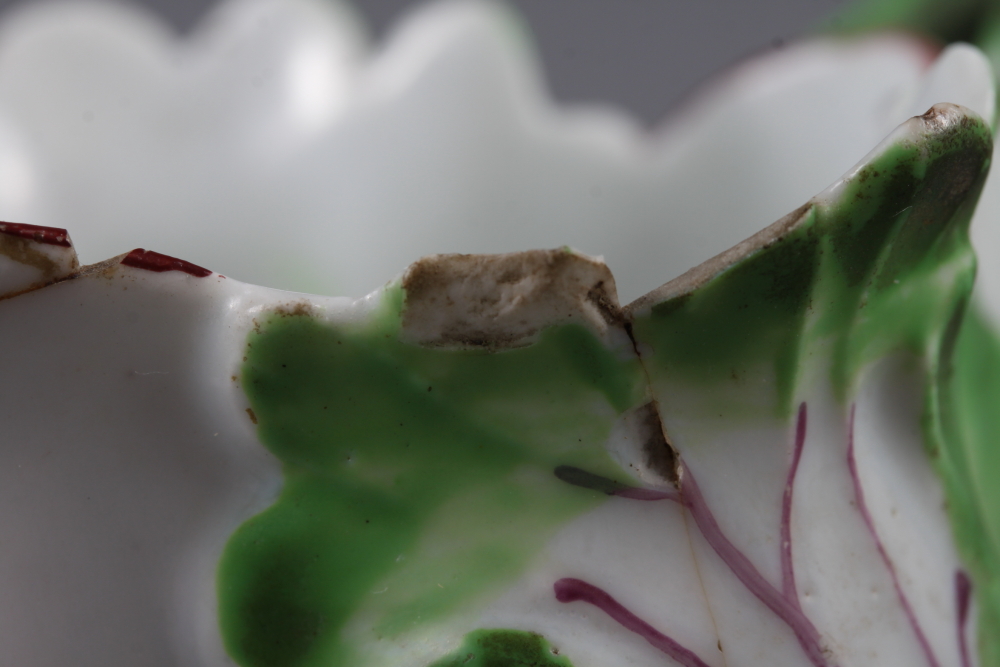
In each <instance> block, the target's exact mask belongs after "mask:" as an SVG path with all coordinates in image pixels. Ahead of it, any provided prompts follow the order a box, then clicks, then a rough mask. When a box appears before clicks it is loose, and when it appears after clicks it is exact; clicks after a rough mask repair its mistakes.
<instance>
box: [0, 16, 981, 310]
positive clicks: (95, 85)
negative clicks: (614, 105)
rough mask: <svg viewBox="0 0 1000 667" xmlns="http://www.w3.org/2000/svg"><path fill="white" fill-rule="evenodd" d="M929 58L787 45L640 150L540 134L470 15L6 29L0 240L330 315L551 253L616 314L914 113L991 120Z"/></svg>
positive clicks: (907, 46)
mask: <svg viewBox="0 0 1000 667" xmlns="http://www.w3.org/2000/svg"><path fill="white" fill-rule="evenodd" d="M932 58H933V54H932V53H929V52H928V51H927V50H926V47H925V46H924V45H923V44H922V43H918V42H916V41H907V40H906V39H905V38H902V37H874V38H870V39H867V40H863V41H858V42H852V43H848V44H837V43H834V42H824V41H817V42H811V43H804V44H799V45H793V46H790V47H788V48H786V49H784V50H783V51H780V52H777V53H773V54H770V55H766V56H764V57H762V58H760V59H758V60H755V61H750V62H747V63H744V64H743V65H742V66H740V67H739V68H737V69H736V70H735V71H734V72H731V73H729V74H728V75H726V76H724V77H721V78H719V79H718V80H716V81H715V82H714V83H712V84H711V85H710V86H708V87H707V88H706V89H705V90H703V91H702V92H701V93H700V94H699V95H697V96H696V97H695V98H694V99H693V100H691V101H690V102H689V103H688V105H687V106H686V107H685V108H683V109H682V110H681V112H680V113H679V114H678V115H677V117H675V118H673V119H671V120H668V121H667V122H665V123H664V124H663V126H662V127H661V129H660V130H659V131H657V132H656V133H655V134H653V135H652V136H646V135H643V134H642V133H640V132H639V130H638V129H637V127H636V126H635V124H633V123H632V122H631V121H630V120H629V119H628V118H627V117H625V116H623V115H621V114H619V113H617V112H613V111H611V110H608V109H595V108H569V109H562V108H554V107H553V106H552V104H551V103H550V102H549V100H548V97H547V95H546V94H545V92H544V85H543V82H542V81H540V80H539V76H538V74H537V67H536V64H535V62H534V59H533V57H532V54H531V52H530V48H529V47H528V46H527V44H526V38H525V36H524V35H523V34H521V33H520V32H519V29H518V27H517V26H516V24H515V23H514V22H513V21H512V20H511V19H510V17H508V16H507V15H506V14H505V13H504V12H503V11H502V10H501V9H499V7H498V6H497V5H494V4H490V3H484V2H468V3H461V2H460V3H442V4H438V5H432V6H429V7H427V8H425V9H423V10H422V11H420V12H418V13H417V14H416V15H415V16H413V17H412V18H411V19H410V20H409V21H408V22H407V23H406V24H404V25H402V26H400V27H399V29H398V30H397V31H396V32H395V33H394V34H393V35H392V36H391V37H390V38H389V40H388V43H387V44H386V45H385V46H384V47H383V48H381V49H380V50H378V51H377V52H374V53H369V51H368V49H367V48H366V47H365V46H364V44H363V40H362V39H361V37H360V33H359V31H358V30H357V29H356V28H355V27H354V24H353V23H352V21H351V20H350V18H349V17H348V16H347V14H346V13H345V11H344V10H343V9H342V8H341V7H340V6H339V5H337V4H336V3H331V2H320V1H319V0H294V1H290V2H288V1H282V2H278V1H275V0H246V1H242V0H232V1H231V2H229V3H228V4H225V5H223V6H222V7H221V8H219V9H218V10H217V11H216V12H215V13H214V14H213V16H212V18H211V19H210V20H209V21H207V22H206V24H205V25H204V26H202V28H201V29H200V30H198V31H196V33H195V34H194V35H193V36H192V37H191V38H190V40H187V41H177V40H175V39H174V38H173V37H172V36H171V35H170V34H169V33H168V32H167V31H166V30H165V29H164V28H163V26H161V25H159V24H157V23H155V22H152V21H151V20H150V18H149V17H147V16H145V15H141V14H137V13H135V12H134V11H131V10H128V9H127V8H125V7H118V6H110V5H101V4H91V3H68V4H57V5H52V6H51V7H49V8H28V9H26V10H24V11H23V12H22V13H20V14H15V15H14V16H12V17H10V18H9V19H8V20H7V22H6V23H5V25H4V26H3V28H2V30H0V156H2V159H0V174H5V175H6V177H5V178H4V179H2V180H3V185H0V188H3V189H4V190H3V192H2V193H0V194H2V195H3V196H2V197H0V219H8V220H14V221H21V222H31V223H33V224H42V225H51V226H60V227H67V226H71V227H72V229H73V233H74V235H75V237H76V239H77V247H78V250H79V252H80V255H81V259H82V261H83V262H84V263H87V262H93V261H99V260H102V259H105V258H106V257H110V256H113V255H116V254H118V253H121V252H125V251H128V250H130V249H131V248H133V247H137V246H141V247H147V248H153V249H155V250H157V251H159V252H163V253H167V254H170V255H174V256H179V257H184V258H185V259H188V260H190V261H192V262H195V263H197V264H201V265H203V266H207V267H208V268H211V269H213V270H217V271H219V272H221V273H224V274H226V275H231V276H233V277H236V278H238V279H240V280H244V281H247V282H251V283H255V284H262V285H268V286H271V287H280V288H286V289H295V290H300V291H310V292H315V293H321V294H350V295H354V296H358V295H361V294H365V293H367V292H369V291H370V290H372V289H374V288H375V287H377V286H378V285H380V284H382V283H383V282H384V281H385V280H387V279H388V278H389V277H391V276H393V275H395V274H396V273H397V272H398V271H400V270H401V269H402V267H405V266H407V265H408V264H409V263H411V262H413V261H415V260H416V259H418V258H419V257H421V256H423V255H426V254H430V253H436V252H506V251H516V250H526V249H531V248H551V247H559V246H561V245H570V246H573V247H575V248H578V249H579V250H581V251H583V252H585V253H587V254H591V255H603V256H604V257H605V259H606V260H607V262H608V264H609V266H610V267H611V269H612V271H613V272H614V273H615V276H616V277H617V279H618V286H619V292H620V295H621V297H622V302H623V303H624V302H628V301H630V300H632V299H633V298H635V297H637V296H639V295H640V294H642V293H645V292H646V291H648V290H650V289H652V288H654V287H656V286H657V285H660V284H662V283H664V282H666V281H667V280H669V279H671V278H673V277H674V276H676V275H678V274H680V273H681V272H683V271H684V270H686V269H688V268H691V267H692V266H694V265H696V264H698V263H700V262H701V261H704V260H705V259H708V258H709V257H711V256H712V255H714V254H716V253H718V252H721V251H723V250H725V249H726V248H728V247H730V246H731V245H733V244H735V243H736V242H738V241H740V240H742V239H743V238H745V237H747V236H749V235H750V234H752V233H753V232H755V231H757V230H758V229H760V228H762V227H763V226H765V225H767V224H769V223H770V222H772V221H773V220H775V219H777V218H778V217H780V216H781V215H784V214H785V213H787V212H788V211H790V210H793V209H794V208H797V207H798V206H799V205H801V204H802V203H804V202H805V201H806V199H808V198H809V197H811V196H812V195H814V194H816V193H817V192H819V191H820V190H822V189H823V188H824V187H826V186H827V185H829V184H830V183H831V182H833V180H835V179H836V178H837V177H839V176H840V175H841V174H843V173H844V171H845V170H846V169H847V168H848V167H850V166H851V165H852V164H854V163H855V162H856V161H857V160H858V159H859V158H860V157H861V156H862V155H864V154H865V153H866V152H867V151H868V150H869V149H870V148H871V147H872V146H874V145H875V144H876V143H878V141H880V140H881V139H882V138H883V137H884V136H885V135H886V134H888V133H889V131H890V130H892V128H894V127H895V126H896V125H898V124H899V123H901V122H902V121H903V120H905V119H906V118H907V117H909V116H911V115H914V114H916V113H922V112H923V111H925V110H926V108H927V107H929V106H930V104H932V103H935V102H942V101H951V102H957V103H961V104H964V105H965V106H968V107H970V108H972V109H975V110H977V111H978V112H980V113H981V114H984V115H987V116H988V115H991V114H992V104H993V102H992V99H991V98H989V97H988V96H986V95H984V94H983V93H982V90H983V88H982V85H983V84H982V82H983V79H984V77H986V78H988V66H986V64H985V60H984V59H983V58H982V56H981V55H980V54H978V52H975V51H974V50H972V49H968V50H967V51H964V52H961V53H959V52H956V51H950V52H949V54H948V57H946V58H944V59H943V60H942V61H939V64H938V67H937V68H936V70H935V71H933V72H932V73H931V75H930V76H929V77H927V78H925V68H926V66H927V65H928V63H929V62H930V60H931V59H932ZM970 63H971V66H970ZM928 87H929V88H928ZM933 90H938V91H940V93H941V94H931V91H933ZM942 95H943V97H942ZM977 96H978V97H977ZM959 98H961V99H959Z"/></svg>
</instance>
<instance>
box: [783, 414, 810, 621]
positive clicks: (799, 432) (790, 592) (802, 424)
mask: <svg viewBox="0 0 1000 667" xmlns="http://www.w3.org/2000/svg"><path fill="white" fill-rule="evenodd" d="M805 442H806V404H805V403H802V404H801V405H799V414H798V420H797V421H796V424H795V444H794V446H793V448H792V465H791V467H790V468H789V470H788V480H787V481H786V482H785V493H784V495H783V496H782V498H781V592H782V593H784V595H785V599H786V600H788V601H789V602H790V603H791V604H793V605H794V606H795V608H796V609H798V610H799V611H801V610H802V605H801V603H800V602H799V594H798V591H796V590H795V568H794V566H793V565H792V493H793V489H794V487H795V475H796V474H797V473H798V471H799V461H800V460H801V459H802V450H803V448H804V446H805Z"/></svg>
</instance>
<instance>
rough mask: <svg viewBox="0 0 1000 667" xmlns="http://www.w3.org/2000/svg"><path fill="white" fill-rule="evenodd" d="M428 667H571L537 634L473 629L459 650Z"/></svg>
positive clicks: (567, 661) (568, 662)
mask: <svg viewBox="0 0 1000 667" xmlns="http://www.w3.org/2000/svg"><path fill="white" fill-rule="evenodd" d="M430 667H573V663H571V662H570V661H569V660H567V659H566V658H565V657H564V656H561V655H559V653H558V651H557V650H556V649H554V648H552V646H551V645H550V644H549V643H548V642H547V641H546V640H545V638H544V637H542V636H541V635H538V634H535V633H533V632H523V631H520V630H476V631H475V632H470V633H469V634H468V635H466V636H465V641H463V642H462V646H461V648H459V649H458V650H457V651H455V652H454V653H452V654H451V655H449V656H447V657H445V658H442V659H441V660H439V661H438V662H435V663H434V664H433V665H431V666H430Z"/></svg>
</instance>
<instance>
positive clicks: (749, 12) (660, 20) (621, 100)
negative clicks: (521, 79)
mask: <svg viewBox="0 0 1000 667" xmlns="http://www.w3.org/2000/svg"><path fill="white" fill-rule="evenodd" d="M36 1H45V0H0V12H2V11H3V10H5V9H7V8H8V7H11V6H14V5H19V4H24V3H25V2H36ZM121 1H125V0H121ZM130 1H132V2H134V3H135V4H139V5H142V6H145V7H146V8H148V9H150V10H151V11H152V12H154V13H155V14H158V15H160V16H161V17H163V18H164V19H166V20H167V21H168V22H169V23H171V24H172V25H173V26H174V27H175V28H176V29H177V30H178V32H180V33H184V32H186V31H188V30H190V28H191V27H192V26H193V25H195V24H196V23H197V22H198V20H199V19H200V18H201V17H202V16H203V15H204V14H205V12H206V11H207V10H208V9H209V7H211V6H212V4H213V0H130ZM847 2H848V0H507V4H509V5H512V6H514V7H516V9H517V10H518V12H519V13H520V14H521V16H523V17H524V19H525V20H526V22H527V24H528V26H529V28H530V30H531V31H532V32H533V33H534V35H535V42H536V48H537V49H538V52H539V55H540V57H541V59H542V62H543V64H544V68H545V73H546V76H547V78H548V81H549V88H550V90H551V91H552V93H553V95H554V96H555V97H556V99H558V100H562V101H571V102H605V103H611V104H615V105H617V106H619V107H623V108H625V109H627V110H629V111H630V112H631V113H632V114H633V115H635V116H636V117H638V118H639V119H640V120H642V121H643V122H645V123H646V124H652V123H655V122H656V121H657V120H659V119H660V118H661V117H662V116H663V115H664V114H665V113H666V112H667V111H668V110H669V109H670V107H671V106H672V105H673V104H675V103H676V102H677V101H678V100H679V99H680V98H681V97H682V96H683V95H684V94H685V93H686V92H688V91H689V90H691V89H692V88H693V87H695V86H697V85H698V84H699V83H700V82H702V81H704V80H705V79H706V77H708V76H710V75H711V74H712V73H714V72H717V71H718V70H720V69H722V68H724V67H726V66H727V65H730V64H732V63H734V62H737V61H739V60H740V59H741V58H744V57H746V56H749V55H751V54H754V53H758V52H761V51H764V50H767V49H776V48H781V46H782V45H783V44H784V43H786V42H788V41H790V40H792V39H795V38H796V37H797V36H799V35H802V34H804V33H807V32H809V31H810V30H812V29H814V28H815V27H816V26H817V25H819V24H821V23H823V22H824V21H827V20H829V18H830V17H831V16H833V15H834V14H836V13H837V11H838V10H839V9H841V8H842V6H843V5H845V4H846V3H847ZM351 4H352V5H353V6H354V7H355V9H356V10H357V12H358V14H359V15H360V16H361V17H362V19H363V20H364V21H365V22H367V24H368V26H369V29H370V30H371V34H372V37H373V39H375V40H376V41H377V40H379V39H380V38H382V37H383V36H384V35H385V33H386V31H387V29H388V28H389V27H390V26H391V25H392V24H393V23H394V22H395V21H396V20H397V19H398V18H399V17H400V16H402V15H404V14H405V13H406V12H407V11H408V10H410V9H411V8H413V7H414V6H416V5H418V4H420V0H353V2H351Z"/></svg>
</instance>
